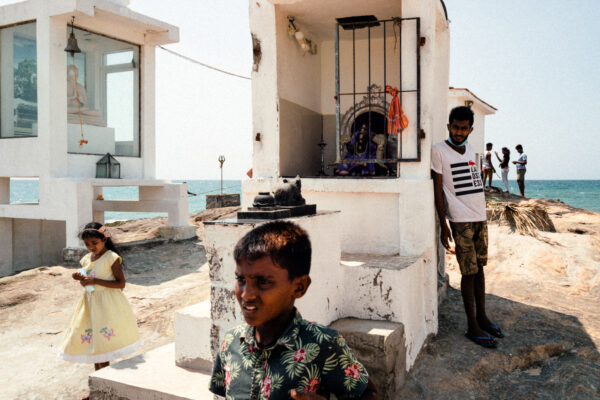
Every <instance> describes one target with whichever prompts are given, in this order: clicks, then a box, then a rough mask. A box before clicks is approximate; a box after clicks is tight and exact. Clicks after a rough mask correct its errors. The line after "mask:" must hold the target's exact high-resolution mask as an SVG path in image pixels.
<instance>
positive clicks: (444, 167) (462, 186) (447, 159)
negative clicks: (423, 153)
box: [431, 141, 487, 222]
mask: <svg viewBox="0 0 600 400" xmlns="http://www.w3.org/2000/svg"><path fill="white" fill-rule="evenodd" d="M431 169H432V170H434V171H435V172H436V173H438V174H441V175H442V185H443V188H444V197H445V198H446V202H445V203H446V204H445V205H446V216H447V217H448V219H449V220H450V221H452V222H479V221H485V220H486V219H487V217H486V213H485V195H484V193H483V182H482V181H481V174H480V172H479V171H478V170H477V164H476V163H475V152H474V151H473V148H472V147H471V145H469V144H466V149H465V154H460V153H459V152H457V151H456V150H454V149H452V148H451V147H450V145H449V144H447V143H446V142H445V141H444V142H440V143H436V144H434V145H433V146H431Z"/></svg>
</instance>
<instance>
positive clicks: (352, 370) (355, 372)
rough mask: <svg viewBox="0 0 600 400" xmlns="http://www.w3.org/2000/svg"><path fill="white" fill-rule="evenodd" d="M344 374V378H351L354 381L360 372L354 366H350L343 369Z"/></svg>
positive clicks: (356, 366)
mask: <svg viewBox="0 0 600 400" xmlns="http://www.w3.org/2000/svg"><path fill="white" fill-rule="evenodd" d="M344 373H345V374H346V376H351V377H353V378H354V379H358V378H360V370H359V369H358V365H356V364H352V365H351V366H349V367H346V368H344Z"/></svg>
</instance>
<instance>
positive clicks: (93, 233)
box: [79, 222, 123, 258]
mask: <svg viewBox="0 0 600 400" xmlns="http://www.w3.org/2000/svg"><path fill="white" fill-rule="evenodd" d="M103 226H104V225H102V224H101V223H99V222H90V223H89V224H87V225H86V226H84V227H83V230H82V231H81V232H80V233H79V238H80V239H81V240H84V239H89V238H96V239H100V240H104V239H106V241H105V242H104V247H106V249H107V250H111V251H114V252H115V253H117V254H118V255H119V256H121V254H120V253H119V251H118V250H117V247H116V246H115V244H114V243H113V241H112V240H111V239H110V238H109V237H106V236H104V234H103V233H102V232H100V231H98V229H100V228H102V227H103ZM121 258H123V257H122V256H121Z"/></svg>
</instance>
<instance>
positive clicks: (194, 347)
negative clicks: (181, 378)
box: [175, 300, 212, 371]
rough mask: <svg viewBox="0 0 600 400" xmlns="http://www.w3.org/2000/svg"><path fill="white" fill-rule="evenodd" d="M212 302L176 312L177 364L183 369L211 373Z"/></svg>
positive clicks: (203, 302)
mask: <svg viewBox="0 0 600 400" xmlns="http://www.w3.org/2000/svg"><path fill="white" fill-rule="evenodd" d="M211 327H212V321H211V319H210V300H206V301H202V302H200V303H197V304H194V305H191V306H189V307H186V308H184V309H181V310H178V311H176V312H175V364H176V365H177V366H179V367H183V368H192V369H197V370H203V371H210V370H211V368H212V353H211V349H210V337H211V333H210V330H211Z"/></svg>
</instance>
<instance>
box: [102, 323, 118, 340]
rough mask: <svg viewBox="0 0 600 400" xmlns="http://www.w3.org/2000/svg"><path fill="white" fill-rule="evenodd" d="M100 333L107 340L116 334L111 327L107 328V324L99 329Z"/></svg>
mask: <svg viewBox="0 0 600 400" xmlns="http://www.w3.org/2000/svg"><path fill="white" fill-rule="evenodd" d="M100 333H101V334H102V336H104V337H105V338H106V339H107V340H109V341H110V338H111V337H113V336H117V335H115V331H113V328H110V329H109V328H108V326H105V327H104V328H102V329H100Z"/></svg>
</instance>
